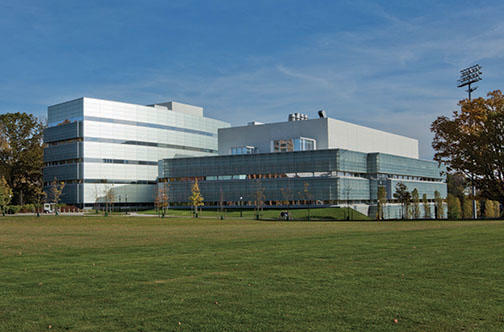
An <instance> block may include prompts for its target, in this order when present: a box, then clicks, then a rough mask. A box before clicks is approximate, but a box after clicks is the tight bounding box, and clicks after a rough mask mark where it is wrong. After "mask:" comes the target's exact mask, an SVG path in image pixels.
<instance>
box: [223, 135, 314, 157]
mask: <svg viewBox="0 0 504 332" xmlns="http://www.w3.org/2000/svg"><path fill="white" fill-rule="evenodd" d="M315 148H316V141H315V140H314V139H311V138H305V137H297V138H289V139H277V140H273V141H271V152H293V151H311V150H315ZM232 154H233V153H232Z"/></svg>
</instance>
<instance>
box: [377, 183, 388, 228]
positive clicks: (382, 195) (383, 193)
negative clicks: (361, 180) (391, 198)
mask: <svg viewBox="0 0 504 332" xmlns="http://www.w3.org/2000/svg"><path fill="white" fill-rule="evenodd" d="M385 204H387V190H386V189H385V187H384V186H379V187H378V209H377V210H378V211H377V213H376V214H377V216H376V219H377V220H383V214H384V213H383V209H384V207H385Z"/></svg>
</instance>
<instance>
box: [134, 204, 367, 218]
mask: <svg viewBox="0 0 504 332" xmlns="http://www.w3.org/2000/svg"><path fill="white" fill-rule="evenodd" d="M281 211H287V210H286V209H265V210H264V211H262V212H261V219H271V220H279V219H280V212H281ZM288 211H289V213H290V215H291V216H292V218H294V220H296V219H297V220H308V218H307V217H308V215H309V216H310V220H345V219H346V218H347V217H348V218H349V219H350V220H370V218H369V217H368V216H366V215H364V214H362V213H360V212H358V211H356V210H354V209H351V208H346V207H345V208H312V209H310V210H308V209H289V210H288ZM139 213H140V214H157V212H156V210H147V211H140V212H139ZM167 214H168V215H170V216H186V217H190V216H192V215H193V210H189V209H188V210H181V209H168V211H167ZM222 214H223V215H224V217H225V218H238V217H240V215H242V216H243V218H248V219H254V218H255V214H256V212H255V211H254V210H243V211H241V214H240V209H229V210H227V211H225V212H224V213H221V212H220V211H218V210H209V209H203V210H202V211H201V216H203V217H216V218H217V217H220V216H221V215H222Z"/></svg>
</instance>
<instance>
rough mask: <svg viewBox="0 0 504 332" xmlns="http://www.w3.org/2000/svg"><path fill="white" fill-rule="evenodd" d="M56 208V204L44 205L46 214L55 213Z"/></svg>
mask: <svg viewBox="0 0 504 332" xmlns="http://www.w3.org/2000/svg"><path fill="white" fill-rule="evenodd" d="M55 206H56V204H54V203H44V213H54V208H55Z"/></svg>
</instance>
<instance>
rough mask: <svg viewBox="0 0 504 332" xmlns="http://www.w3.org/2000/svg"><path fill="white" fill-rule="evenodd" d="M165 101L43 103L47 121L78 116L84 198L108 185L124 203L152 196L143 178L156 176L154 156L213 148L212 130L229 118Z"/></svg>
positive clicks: (184, 154) (93, 196) (101, 193)
mask: <svg viewBox="0 0 504 332" xmlns="http://www.w3.org/2000/svg"><path fill="white" fill-rule="evenodd" d="M170 106H171V107H170V108H172V109H173V110H169V109H168V108H166V107H163V108H155V107H151V106H142V105H135V104H128V103H122V102H116V101H108V100H101V99H94V98H80V99H77V100H75V101H71V102H67V103H63V104H59V105H54V106H50V107H49V109H48V114H49V118H50V120H51V121H53V122H54V124H53V125H57V124H59V123H61V122H62V121H65V120H70V121H82V128H83V141H84V142H83V149H82V155H81V156H80V157H81V158H83V164H82V169H83V177H82V179H80V180H83V182H84V184H83V185H84V203H86V204H89V203H94V202H96V200H97V199H99V197H102V200H103V198H104V196H105V192H106V191H107V190H109V189H111V188H113V192H114V196H115V202H118V201H119V197H120V196H122V202H125V198H126V195H127V197H128V202H129V203H135V202H138V203H146V202H152V201H154V195H155V185H153V184H149V183H147V182H150V183H153V182H154V181H156V178H157V175H158V167H157V162H158V161H159V160H161V159H165V158H177V157H191V156H192V157H195V156H210V155H215V154H216V153H217V149H218V146H217V130H218V128H222V127H229V123H226V122H223V121H219V120H215V119H210V118H206V117H204V116H203V108H201V107H197V106H191V105H185V104H180V103H172V104H170ZM151 164H152V165H151ZM76 180H77V179H76ZM86 181H87V182H86ZM94 182H97V183H94ZM103 182H108V183H103ZM112 182H115V183H112Z"/></svg>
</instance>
